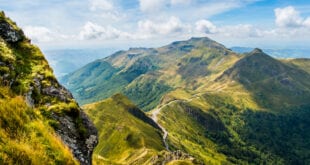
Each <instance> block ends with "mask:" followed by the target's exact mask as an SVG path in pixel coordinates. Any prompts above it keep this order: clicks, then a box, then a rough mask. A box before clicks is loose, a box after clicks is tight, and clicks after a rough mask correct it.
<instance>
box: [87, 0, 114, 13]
mask: <svg viewBox="0 0 310 165" xmlns="http://www.w3.org/2000/svg"><path fill="white" fill-rule="evenodd" d="M113 9H114V6H113V3H112V2H111V1H109V0H90V10H91V11H96V10H103V11H110V10H113Z"/></svg>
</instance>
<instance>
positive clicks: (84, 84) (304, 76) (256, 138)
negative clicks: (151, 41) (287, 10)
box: [61, 37, 310, 164]
mask: <svg viewBox="0 0 310 165" xmlns="http://www.w3.org/2000/svg"><path fill="white" fill-rule="evenodd" d="M309 62H310V61H309V60H308V59H275V58H273V57H270V56H269V55H268V54H266V53H264V52H263V51H262V50H261V49H254V50H252V51H251V52H249V53H244V54H238V53H235V52H233V51H231V50H230V49H227V48H225V47H224V46H223V45H221V44H219V43H217V42H215V41H213V40H211V39H209V38H205V37H204V38H191V39H189V40H187V41H177V42H173V43H171V44H169V45H167V46H163V47H160V48H132V49H129V50H128V51H119V52H116V53H114V54H113V55H111V56H108V57H106V58H104V59H100V60H96V61H94V62H92V63H90V64H88V65H86V66H84V67H83V68H81V69H79V70H78V71H76V72H73V73H71V74H69V75H67V76H65V77H63V78H62V80H61V81H62V82H63V83H64V85H65V86H67V87H68V88H69V89H70V90H71V91H72V92H73V95H74V96H75V97H76V98H77V100H78V101H79V102H80V103H82V104H85V103H90V102H94V101H98V100H101V99H104V98H106V100H104V101H99V102H98V103H94V104H90V105H91V106H88V105H86V106H85V107H86V109H87V112H88V113H89V112H92V111H93V112H96V114H95V113H94V114H91V113H89V115H90V116H92V118H93V119H94V120H95V121H97V122H98V121H99V120H98V118H100V117H101V116H104V114H109V113H111V112H110V111H109V110H114V109H126V108H124V107H119V106H123V105H128V102H129V101H128V100H127V99H120V98H118V97H115V96H114V94H115V93H122V94H124V95H126V96H127V97H128V98H129V99H130V100H132V102H133V103H134V104H136V105H137V107H138V108H140V109H141V110H143V111H144V112H145V113H146V115H148V116H149V117H150V118H152V119H153V121H154V122H155V123H156V124H157V125H158V127H159V128H160V130H161V134H162V142H163V143H162V144H161V145H162V148H163V147H165V148H164V150H165V151H164V152H165V153H168V154H169V153H175V152H177V151H179V152H181V153H184V155H186V154H187V155H189V156H190V157H192V158H193V159H195V161H193V162H191V163H192V164H195V163H196V164H199V163H200V164H309V162H310V159H309V157H310V152H309V148H310V146H309V144H310V141H309V139H310V133H309V132H310V130H309V129H310V127H309V124H310V120H309V115H310V103H309V100H310V84H309V82H310V74H309V69H308V66H310V63H309ZM116 96H119V95H116ZM109 97H111V98H109ZM121 98H122V97H121ZM115 99H116V100H118V101H117V103H115V102H116V101H112V100H115ZM111 102H114V104H112V103H111ZM107 103H111V104H109V105H108V104H107ZM93 105H97V106H93ZM99 105H101V108H98V107H100V106H99ZM130 105H131V106H134V105H132V103H131V104H130ZM113 106H114V107H118V108H110V107H113ZM131 106H130V107H131ZM100 109H101V110H100ZM99 111H100V112H101V111H103V113H102V114H99ZM107 111H108V112H107ZM139 112H140V113H141V111H139ZM123 114H128V112H127V113H124V112H123V113H118V115H116V117H121V116H123ZM143 116H144V115H143ZM127 118H128V119H129V120H130V121H131V122H133V121H135V120H137V116H135V117H133V115H131V117H127ZM102 119H103V121H105V122H102V124H101V123H100V122H99V123H100V124H97V125H96V126H97V128H98V129H99V132H100V134H102V133H103V134H105V135H107V137H105V138H103V139H106V138H112V137H113V136H112V135H111V134H107V132H106V131H105V130H107V128H106V127H105V125H112V124H113V123H115V121H114V120H115V115H106V116H105V118H102ZM139 121H142V120H139ZM148 123H149V122H144V124H148ZM128 125H129V124H128ZM131 125H132V124H131ZM131 125H130V126H131ZM133 126H134V125H133ZM134 127H135V128H139V129H140V132H144V133H146V132H145V130H144V129H143V128H141V127H138V126H134ZM102 128H103V129H102ZM153 129H154V128H153ZM114 131H115V130H114ZM120 134H121V135H119V136H126V135H127V133H125V132H124V134H122V133H120ZM148 137H149V138H150V139H153V137H156V136H151V137H152V138H151V137H150V136H148ZM141 138H142V137H141ZM150 139H149V140H150ZM157 140H158V139H157ZM104 143H106V142H104ZM113 144H114V142H113ZM116 144H118V143H116ZM100 145H101V144H99V146H100ZM103 145H104V146H109V145H110V144H109V145H107V144H103ZM122 146H124V147H125V148H121V149H120V151H124V150H130V149H131V148H130V147H128V146H125V145H122ZM161 150H162V149H161ZM96 152H98V151H96ZM161 152H162V151H158V150H157V151H156V154H159V155H160V153H161ZM154 154H155V153H154ZM156 154H155V155H156ZM102 157H103V158H105V156H104V155H102ZM139 158H140V155H135V156H133V157H130V160H133V159H135V160H142V161H143V160H144V159H139ZM113 159H118V160H121V159H123V157H122V156H121V155H117V156H116V157H114V158H113ZM108 160H109V159H108ZM97 161H98V162H101V161H100V159H97ZM126 163H128V164H131V163H130V162H126ZM187 163H188V162H187ZM132 164H134V163H132ZM189 164H190V163H189Z"/></svg>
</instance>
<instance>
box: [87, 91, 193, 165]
mask: <svg viewBox="0 0 310 165" xmlns="http://www.w3.org/2000/svg"><path fill="white" fill-rule="evenodd" d="M83 108H84V109H85V110H86V113H87V114H88V115H89V116H90V117H91V119H92V120H93V121H94V123H95V125H96V127H97V128H98V131H99V138H100V139H102V140H101V141H99V144H98V146H97V147H96V149H95V151H94V156H93V161H94V163H95V164H105V163H107V164H156V163H158V162H163V161H166V163H167V162H171V161H172V160H174V159H175V158H173V154H169V153H168V152H166V151H164V146H163V141H162V135H161V131H160V128H159V127H158V126H157V124H156V123H155V122H154V121H153V120H152V119H150V118H149V117H147V116H146V115H145V114H144V112H142V111H141V110H140V109H139V108H137V107H136V106H135V105H134V104H133V103H131V102H130V101H129V100H128V98H126V97H125V96H123V95H121V94H116V95H114V96H112V97H111V98H108V99H106V100H103V101H100V102H97V103H93V104H87V105H85V106H83ZM165 155H170V157H171V158H166V157H167V156H165ZM178 159H181V158H178ZM179 161H180V162H181V161H182V160H179ZM183 161H185V162H186V160H183ZM187 161H188V162H191V161H190V160H187Z"/></svg>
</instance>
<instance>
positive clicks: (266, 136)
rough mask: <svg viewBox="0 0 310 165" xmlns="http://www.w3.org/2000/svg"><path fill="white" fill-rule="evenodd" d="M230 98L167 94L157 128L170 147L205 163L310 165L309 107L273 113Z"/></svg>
mask: <svg viewBox="0 0 310 165" xmlns="http://www.w3.org/2000/svg"><path fill="white" fill-rule="evenodd" d="M227 94H228V93H226V92H224V91H222V92H208V93H205V94H199V95H194V96H193V95H192V94H190V93H188V92H186V91H181V90H178V91H174V92H171V93H169V94H168V95H166V96H165V97H167V98H165V99H166V102H165V103H163V104H162V105H161V106H162V107H163V108H162V109H161V113H160V114H159V123H161V125H162V126H163V127H164V128H165V129H166V130H167V131H168V142H169V145H170V146H171V148H174V149H180V150H182V151H184V152H187V153H189V154H191V155H193V156H195V157H196V158H197V159H201V160H203V161H204V162H205V163H206V164H210V163H211V164H225V163H229V164H230V163H232V164H247V163H253V164H262V163H263V164H264V163H267V164H268V163H270V164H307V163H309V161H310V160H309V154H310V153H309V151H308V149H307V148H309V136H310V134H309V127H308V126H307V125H308V124H309V122H310V121H309V118H308V116H309V113H310V109H309V108H310V106H309V104H308V105H307V106H299V107H294V108H292V109H290V110H289V111H288V112H287V113H283V112H281V113H273V112H270V111H266V110H262V109H254V108H253V107H251V104H248V105H245V104H235V103H234V102H235V98H234V97H233V96H229V95H227ZM244 99H248V98H244Z"/></svg>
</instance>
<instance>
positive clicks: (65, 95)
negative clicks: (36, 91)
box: [42, 85, 73, 102]
mask: <svg viewBox="0 0 310 165" xmlns="http://www.w3.org/2000/svg"><path fill="white" fill-rule="evenodd" d="M42 93H43V94H46V95H49V96H54V97H57V98H59V99H60V100H61V101H65V102H67V101H68V100H71V99H73V96H72V94H71V93H70V92H69V91H67V90H66V89H65V88H64V87H63V86H61V85H60V87H55V86H49V87H47V88H44V89H42Z"/></svg>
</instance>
